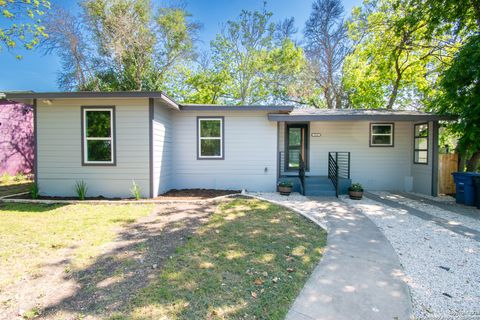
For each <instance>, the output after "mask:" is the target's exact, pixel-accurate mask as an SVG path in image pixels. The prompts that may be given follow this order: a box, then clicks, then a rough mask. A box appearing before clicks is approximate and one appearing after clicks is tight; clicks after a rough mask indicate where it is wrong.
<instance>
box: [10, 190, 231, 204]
mask: <svg viewBox="0 0 480 320" xmlns="http://www.w3.org/2000/svg"><path fill="white" fill-rule="evenodd" d="M240 192H241V191H239V190H214V189H181V190H176V189H173V190H170V191H168V192H166V193H164V194H162V195H160V196H158V197H155V198H146V199H142V200H203V199H211V198H216V197H220V196H225V195H230V194H239V193H240ZM9 198H10V199H32V197H31V196H30V194H29V193H28V194H23V195H18V196H14V197H9ZM38 199H39V200H78V198H77V197H50V196H39V197H38ZM85 200H95V201H98V200H109V201H125V200H129V201H132V200H135V199H134V198H107V197H103V196H99V197H86V198H85Z"/></svg>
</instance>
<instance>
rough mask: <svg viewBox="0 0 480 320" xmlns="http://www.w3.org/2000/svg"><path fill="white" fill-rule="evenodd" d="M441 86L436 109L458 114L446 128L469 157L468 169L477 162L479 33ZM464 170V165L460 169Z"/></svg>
mask: <svg viewBox="0 0 480 320" xmlns="http://www.w3.org/2000/svg"><path fill="white" fill-rule="evenodd" d="M440 85H441V87H442V89H443V91H442V92H441V94H439V96H438V97H437V98H436V99H435V100H434V103H433V107H434V108H435V109H436V110H437V112H439V113H442V114H447V115H454V116H457V117H458V121H456V122H453V123H450V124H449V128H450V129H451V130H452V131H453V132H454V133H455V134H456V135H457V136H458V137H459V140H458V145H457V150H458V151H459V153H460V155H461V156H462V158H469V161H468V163H467V171H476V170H478V168H479V164H480V139H479V137H480V36H479V35H473V36H471V37H470V38H469V39H468V41H467V42H466V43H465V44H464V45H463V47H462V48H461V50H460V51H459V52H458V53H457V55H456V56H455V58H454V60H453V62H452V65H451V66H450V67H449V68H448V69H447V70H446V71H445V73H444V76H443V79H442V80H441V81H440ZM461 169H463V168H461Z"/></svg>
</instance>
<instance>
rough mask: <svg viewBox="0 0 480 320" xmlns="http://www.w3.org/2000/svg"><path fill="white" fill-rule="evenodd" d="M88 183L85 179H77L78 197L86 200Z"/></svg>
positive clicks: (76, 189)
mask: <svg viewBox="0 0 480 320" xmlns="http://www.w3.org/2000/svg"><path fill="white" fill-rule="evenodd" d="M87 191H88V188H87V184H86V183H85V181H83V180H81V181H77V182H76V183H75V192H76V193H77V197H78V199H79V200H85V197H86V196H87Z"/></svg>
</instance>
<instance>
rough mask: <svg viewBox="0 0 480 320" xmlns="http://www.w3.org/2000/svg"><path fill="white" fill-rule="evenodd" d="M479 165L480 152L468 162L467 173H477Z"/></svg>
mask: <svg viewBox="0 0 480 320" xmlns="http://www.w3.org/2000/svg"><path fill="white" fill-rule="evenodd" d="M479 164H480V151H476V152H474V153H473V155H472V157H471V158H470V160H469V161H468V165H467V171H469V172H474V171H477V169H478V166H479Z"/></svg>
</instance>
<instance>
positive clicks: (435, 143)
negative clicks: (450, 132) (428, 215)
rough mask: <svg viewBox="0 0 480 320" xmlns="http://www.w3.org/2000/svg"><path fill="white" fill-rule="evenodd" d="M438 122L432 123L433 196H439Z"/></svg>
mask: <svg viewBox="0 0 480 320" xmlns="http://www.w3.org/2000/svg"><path fill="white" fill-rule="evenodd" d="M438 129H439V125H438V121H433V123H432V142H433V143H432V192H431V194H432V196H433V197H437V196H438Z"/></svg>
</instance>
